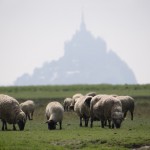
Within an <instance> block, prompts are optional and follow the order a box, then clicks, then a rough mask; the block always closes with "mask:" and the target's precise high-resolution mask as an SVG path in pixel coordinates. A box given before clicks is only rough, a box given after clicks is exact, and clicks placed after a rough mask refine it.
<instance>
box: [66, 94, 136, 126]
mask: <svg viewBox="0 0 150 150" xmlns="http://www.w3.org/2000/svg"><path fill="white" fill-rule="evenodd" d="M64 110H65V111H71V110H74V111H75V112H76V113H77V115H78V116H79V118H80V126H82V121H83V120H84V122H85V127H87V126H88V122H89V119H90V121H91V124H90V126H91V127H93V121H101V127H102V128H104V127H105V126H107V123H108V126H109V128H114V127H116V128H120V127H121V123H122V121H123V120H124V118H125V117H126V114H127V112H128V111H130V113H131V120H133V112H134V99H133V98H132V97H130V96H118V95H106V94H98V95H96V93H94V92H91V93H88V94H86V95H82V94H75V95H74V96H73V97H72V98H66V99H65V100H64Z"/></svg>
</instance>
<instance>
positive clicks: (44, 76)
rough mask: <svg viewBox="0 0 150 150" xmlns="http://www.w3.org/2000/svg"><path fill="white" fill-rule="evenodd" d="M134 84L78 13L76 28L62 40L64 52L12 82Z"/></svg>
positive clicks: (128, 70)
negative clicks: (70, 36)
mask: <svg viewBox="0 0 150 150" xmlns="http://www.w3.org/2000/svg"><path fill="white" fill-rule="evenodd" d="M102 83H104V84H136V83H137V81H136V78H135V75H134V73H133V71H132V70H131V68H130V67H129V66H128V65H127V63H126V62H124V61H123V60H122V59H121V58H119V56H118V55H117V54H116V53H115V52H114V51H113V50H110V49H107V42H106V41H104V40H103V39H102V38H100V37H97V38H95V37H94V36H93V35H92V34H91V32H90V31H89V30H88V29H87V28H86V24H85V21H84V18H83V17H82V20H81V24H80V29H79V30H78V31H76V32H75V34H74V35H73V36H72V39H70V41H67V42H65V44H64V56H63V57H61V58H59V59H58V60H57V61H51V62H46V63H43V66H42V67H40V68H35V69H34V71H33V74H32V75H29V74H23V75H22V76H20V77H18V78H17V79H16V81H15V82H14V85H69V84H102Z"/></svg>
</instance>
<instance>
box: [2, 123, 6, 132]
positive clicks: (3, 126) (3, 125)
mask: <svg viewBox="0 0 150 150" xmlns="http://www.w3.org/2000/svg"><path fill="white" fill-rule="evenodd" d="M2 130H3V131H4V130H7V123H6V121H5V120H2Z"/></svg>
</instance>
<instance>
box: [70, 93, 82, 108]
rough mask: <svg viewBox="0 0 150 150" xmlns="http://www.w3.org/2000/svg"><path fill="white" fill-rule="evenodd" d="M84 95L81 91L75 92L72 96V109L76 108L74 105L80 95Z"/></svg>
mask: <svg viewBox="0 0 150 150" xmlns="http://www.w3.org/2000/svg"><path fill="white" fill-rule="evenodd" d="M82 96H83V95H82V94H81V93H77V94H74V95H73V96H72V103H71V105H70V109H72V110H74V105H75V103H76V101H77V99H78V98H80V97H82Z"/></svg>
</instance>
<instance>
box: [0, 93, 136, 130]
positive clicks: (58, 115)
mask: <svg viewBox="0 0 150 150" xmlns="http://www.w3.org/2000/svg"><path fill="white" fill-rule="evenodd" d="M34 109H35V103H34V102H33V101H32V100H27V101H25V102H23V103H21V104H19V102H18V101H17V100H16V99H15V98H13V97H10V96H8V95H4V94H0V119H1V121H2V130H7V123H9V124H13V130H16V127H15V124H18V127H19V129H20V130H24V127H25V124H26V120H27V119H29V120H32V119H33V113H34ZM64 111H75V112H76V113H77V115H78V116H79V118H80V126H82V121H84V122H85V127H87V126H88V122H89V119H90V121H91V124H90V126H91V127H93V121H96V120H97V121H101V127H102V128H104V127H105V126H109V128H114V127H116V128H120V127H121V123H122V121H123V120H124V118H125V117H126V114H127V112H128V111H130V113H131V120H133V111H134V99H133V98H132V97H130V96H117V95H102V94H98V95H96V93H94V92H91V93H88V94H86V95H82V94H75V95H73V97H72V98H66V99H65V100H64V103H63V105H62V104H61V103H59V102H57V101H54V102H50V103H48V104H47V106H46V109H45V116H46V119H47V121H46V123H47V124H48V129H49V130H52V129H56V125H57V123H59V126H60V129H62V120H63V115H64ZM107 123H108V124H107Z"/></svg>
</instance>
